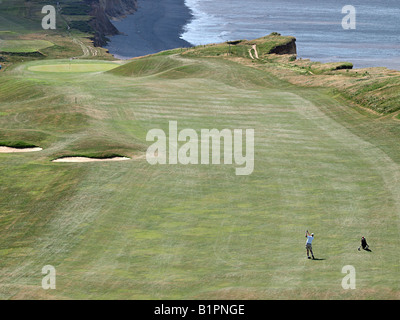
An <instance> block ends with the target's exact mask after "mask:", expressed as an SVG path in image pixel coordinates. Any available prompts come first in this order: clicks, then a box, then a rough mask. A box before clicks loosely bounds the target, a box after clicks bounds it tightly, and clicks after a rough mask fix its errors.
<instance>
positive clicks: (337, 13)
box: [181, 0, 400, 70]
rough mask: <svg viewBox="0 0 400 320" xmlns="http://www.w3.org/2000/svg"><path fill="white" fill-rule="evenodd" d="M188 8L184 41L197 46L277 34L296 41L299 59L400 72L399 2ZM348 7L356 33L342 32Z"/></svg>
mask: <svg viewBox="0 0 400 320" xmlns="http://www.w3.org/2000/svg"><path fill="white" fill-rule="evenodd" d="M185 4H186V6H188V7H189V8H190V10H191V12H192V14H193V19H192V20H191V21H190V22H189V23H188V24H187V25H186V26H185V27H184V30H183V33H182V35H181V38H182V39H183V40H186V41H187V42H189V43H191V44H193V45H201V44H207V43H219V42H225V41H227V40H239V39H255V38H259V37H262V36H265V35H268V34H269V33H271V32H279V33H281V34H282V35H290V36H294V37H296V39H297V50H298V56H299V57H301V58H309V59H312V60H314V61H321V62H328V61H350V62H353V63H354V66H355V67H356V68H362V67H372V66H384V67H389V68H392V69H398V70H400V55H399V53H400V1H399V0H382V1H379V0H345V1H343V0H185ZM345 5H352V6H354V8H355V9H356V29H354V30H352V29H350V30H345V29H343V27H342V19H343V18H344V17H345V15H346V14H343V13H342V8H343V7H344V6H345Z"/></svg>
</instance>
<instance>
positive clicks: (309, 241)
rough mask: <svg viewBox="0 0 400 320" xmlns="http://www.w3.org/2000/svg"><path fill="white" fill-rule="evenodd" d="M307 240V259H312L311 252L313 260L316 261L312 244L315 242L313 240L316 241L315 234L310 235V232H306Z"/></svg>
mask: <svg viewBox="0 0 400 320" xmlns="http://www.w3.org/2000/svg"><path fill="white" fill-rule="evenodd" d="M306 238H307V242H306V249H307V258H308V259H311V258H310V252H311V256H312V258H313V259H315V258H314V253H313V251H312V242H313V240H314V233H311V234H309V233H308V230H307V231H306Z"/></svg>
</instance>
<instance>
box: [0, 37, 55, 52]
mask: <svg viewBox="0 0 400 320" xmlns="http://www.w3.org/2000/svg"><path fill="white" fill-rule="evenodd" d="M53 45H54V44H53V43H52V42H50V41H46V40H0V52H6V53H31V52H38V51H39V50H41V49H45V48H48V47H51V46H53Z"/></svg>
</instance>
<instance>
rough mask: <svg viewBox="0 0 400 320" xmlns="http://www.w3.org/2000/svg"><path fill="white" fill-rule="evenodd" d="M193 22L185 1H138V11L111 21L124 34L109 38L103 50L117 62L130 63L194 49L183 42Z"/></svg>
mask: <svg viewBox="0 0 400 320" xmlns="http://www.w3.org/2000/svg"><path fill="white" fill-rule="evenodd" d="M192 19H193V15H192V13H191V10H190V9H189V8H188V7H187V6H186V4H185V1H184V0H138V8H137V11H136V12H135V13H133V14H131V15H128V16H126V18H124V19H121V20H118V21H111V23H112V24H113V25H114V26H115V27H116V28H117V29H118V30H119V32H120V33H121V34H119V35H115V36H111V37H109V39H110V41H109V42H108V43H107V45H105V46H104V48H105V49H107V50H108V51H109V53H110V54H112V55H113V56H114V57H115V58H117V59H122V60H127V59H131V58H135V57H140V56H144V55H148V54H154V53H157V52H160V51H164V50H169V49H175V48H181V47H191V46H192V44H190V43H189V42H187V41H185V40H183V39H181V35H182V33H183V32H184V27H185V25H187V24H188V23H189V22H190V21H191V20H192Z"/></svg>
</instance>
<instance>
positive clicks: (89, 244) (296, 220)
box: [0, 55, 400, 299]
mask: <svg viewBox="0 0 400 320" xmlns="http://www.w3.org/2000/svg"><path fill="white" fill-rule="evenodd" d="M140 60H142V61H140ZM40 63H41V62H30V63H26V64H23V65H19V66H17V67H15V68H14V69H13V70H9V71H8V73H7V74H6V75H7V77H5V76H1V77H0V80H1V81H5V83H7V86H8V88H10V90H11V91H12V90H14V89H15V90H16V91H18V92H19V94H13V93H12V92H9V93H3V92H2V93H1V94H3V95H4V98H5V99H4V103H2V105H1V108H0V112H2V114H5V116H2V117H0V119H2V122H1V128H2V130H1V131H2V132H3V131H4V132H9V133H10V132H12V133H13V134H14V137H15V139H17V137H18V135H19V134H20V135H21V137H22V135H23V134H24V133H25V132H27V131H32V130H35V131H36V132H42V133H43V134H44V136H43V137H41V139H43V140H41V141H39V142H46V145H45V149H44V150H43V151H42V152H40V153H38V154H31V155H16V154H1V155H0V172H1V175H0V177H1V178H0V181H1V184H0V185H1V191H2V192H1V193H0V201H1V203H2V204H4V205H3V206H2V211H1V220H0V221H1V222H0V229H1V233H2V237H3V238H2V239H3V240H2V243H1V247H0V252H1V254H2V259H0V265H1V269H0V270H1V271H0V282H1V284H2V285H1V287H0V295H1V297H2V298H15V299H18V298H33V299H49V298H56V299H63V298H78V299H80V298H83V299H91V298H92V299H94V298H100V299H185V298H189V299H209V298H211V299H248V298H251V299H268V298H271V299H282V298H286V299H299V298H306V299H353V298H360V297H363V298H365V299H380V298H383V299H390V298H398V295H399V287H398V282H397V281H394V280H396V279H397V275H398V271H399V266H398V259H399V255H398V250H396V248H397V246H398V245H399V240H400V239H399V235H398V217H399V215H398V214H399V210H400V209H399V208H400V206H399V194H400V186H399V185H398V181H400V180H399V179H398V175H399V167H398V166H399V163H400V149H399V146H398V144H397V143H396V141H398V136H399V134H400V133H399V132H398V130H396V128H398V122H397V121H395V120H392V119H390V118H385V119H381V120H379V121H373V119H377V118H375V117H374V116H373V115H370V114H363V113H360V112H359V111H358V110H357V109H356V108H352V107H351V106H349V105H348V104H347V102H346V101H345V100H343V99H342V98H340V97H333V96H332V92H331V91H329V90H327V89H325V88H306V87H299V86H294V85H291V84H289V83H288V82H284V81H282V80H279V79H278V78H276V77H275V76H273V75H271V73H269V72H266V71H263V70H258V69H256V68H255V67H254V66H253V65H252V66H247V65H246V64H241V63H237V62H233V61H228V60H224V59H220V58H215V57H214V58H193V57H190V58H189V57H186V56H176V55H165V56H159V57H157V58H152V57H147V58H143V59H139V60H135V61H132V62H131V63H128V64H126V65H124V66H122V67H119V68H116V69H114V70H112V71H109V72H105V73H95V74H92V73H87V74H73V73H71V74H70V73H41V72H32V71H30V67H31V66H34V65H39V64H40ZM46 63H48V64H50V65H52V64H54V63H55V62H54V61H47V62H45V64H46ZM60 63H62V61H61V62H60ZM138 67H140V68H138ZM182 68H184V71H182ZM138 70H139V71H138ZM136 72H138V73H139V74H138V73H136ZM24 88H25V89H24ZM24 90H26V92H25V93H24ZM21 96H23V97H24V98H23V99H20V98H19V97H21ZM75 98H76V99H75ZM43 101H51V103H43ZM59 113H62V114H70V115H71V118H64V119H63V118H57V115H58V114H59ZM38 114H39V115H40V116H38ZM3 117H5V118H3ZM170 120H176V121H178V129H179V130H181V129H183V128H193V129H195V130H196V131H197V132H200V130H201V129H203V128H209V129H211V128H218V129H223V128H229V129H236V128H242V129H246V128H253V129H255V133H256V140H255V170H254V172H253V174H252V175H250V176H245V177H238V176H235V167H236V166H235V165H214V166H206V165H199V166H195V165H192V166H191V165H189V166H184V165H166V166H162V165H160V166H150V165H149V164H148V163H147V162H146V160H145V159H144V158H143V155H144V152H145V151H146V148H147V146H148V145H149V144H150V142H147V141H146V135H147V132H148V131H149V130H150V129H153V128H160V129H163V130H164V131H165V132H167V133H168V124H169V123H168V122H169V121H170ZM396 125H397V127H396ZM372 133H373V134H372ZM0 140H10V139H0ZM19 140H20V141H27V140H26V139H22V138H19ZM11 141H13V140H11ZM15 141H16V140H15ZM389 149H390V152H389ZM102 154H103V155H107V154H108V155H110V154H116V155H121V156H132V157H133V158H135V156H141V157H138V159H137V160H132V161H127V162H118V163H93V164H79V163H74V164H71V163H63V164H60V163H52V162H51V160H52V159H54V158H56V157H60V156H72V155H82V156H92V157H94V156H96V157H98V156H99V155H100V156H101V155H102ZM305 229H309V230H310V231H312V232H314V233H315V234H316V239H315V241H314V250H315V254H316V257H317V258H320V259H321V260H318V261H309V260H307V259H306V258H305V249H304V242H305V238H304V231H305ZM361 235H364V236H366V237H367V239H368V242H369V243H370V245H371V249H372V253H367V252H358V251H357V247H358V245H359V238H360V237H361ZM47 264H51V265H53V266H54V267H55V268H56V270H57V289H56V290H53V291H45V290H43V289H41V278H42V276H43V275H42V274H41V268H42V267H43V266H44V265H47ZM348 264H350V265H353V266H355V268H356V271H357V289H356V290H354V291H345V290H343V288H342V287H341V280H342V278H343V277H344V274H342V273H341V269H342V267H343V266H344V265H348ZM10 275H12V277H11V276H10Z"/></svg>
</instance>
